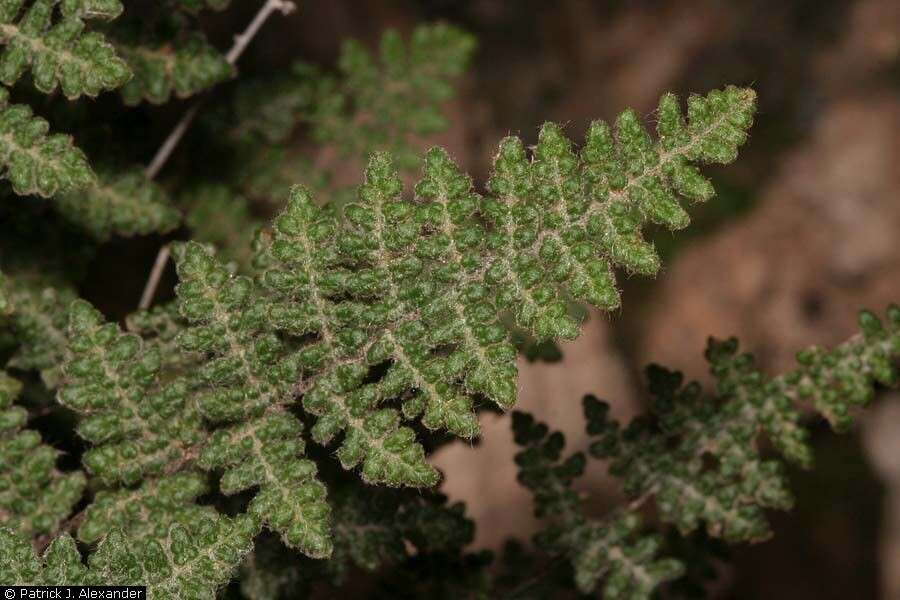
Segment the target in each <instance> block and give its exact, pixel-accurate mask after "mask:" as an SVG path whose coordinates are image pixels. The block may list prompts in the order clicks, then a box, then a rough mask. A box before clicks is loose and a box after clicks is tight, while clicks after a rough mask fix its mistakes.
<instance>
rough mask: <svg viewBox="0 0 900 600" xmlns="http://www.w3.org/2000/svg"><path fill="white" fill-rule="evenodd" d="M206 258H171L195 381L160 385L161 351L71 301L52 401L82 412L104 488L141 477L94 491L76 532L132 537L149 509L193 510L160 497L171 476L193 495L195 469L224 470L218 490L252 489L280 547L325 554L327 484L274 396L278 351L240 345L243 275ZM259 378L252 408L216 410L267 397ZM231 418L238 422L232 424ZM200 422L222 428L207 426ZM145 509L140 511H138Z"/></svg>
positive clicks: (91, 464) (189, 250)
mask: <svg viewBox="0 0 900 600" xmlns="http://www.w3.org/2000/svg"><path fill="white" fill-rule="evenodd" d="M205 252H206V251H205V250H204V249H203V248H202V247H200V246H198V245H195V244H192V245H189V246H188V247H186V248H185V249H183V250H182V251H179V253H178V254H179V257H180V258H179V272H180V273H181V274H182V276H183V277H184V279H185V280H184V281H182V283H181V284H180V287H179V296H180V298H181V303H182V312H183V313H184V314H185V316H186V318H188V320H189V321H190V322H191V323H192V326H191V327H189V328H186V329H184V330H182V331H181V332H180V333H179V334H178V341H179V343H180V344H182V345H183V346H185V347H188V349H189V351H190V352H201V353H203V354H205V355H207V356H209V357H210V359H209V360H207V361H206V362H205V364H203V365H202V366H201V367H200V370H199V373H198V374H196V376H188V375H186V376H183V377H176V378H174V379H172V380H170V381H167V382H161V381H160V380H159V375H158V374H159V370H160V367H161V366H162V359H161V356H160V350H159V347H158V346H156V345H155V344H153V343H152V342H151V343H145V342H143V341H142V340H141V339H140V338H139V337H138V336H136V335H134V334H127V333H121V332H120V331H119V330H118V327H117V326H116V325H115V324H108V323H104V322H103V320H102V317H101V316H100V315H99V313H97V311H96V310H94V309H93V308H92V307H91V306H90V305H88V304H87V303H85V302H83V301H76V302H74V303H73V304H72V307H71V309H70V324H69V350H70V353H71V357H70V358H69V360H68V361H67V362H66V364H65V373H66V375H67V377H68V380H67V382H66V385H65V386H63V387H62V388H61V390H60V392H59V400H60V402H61V403H62V404H64V405H65V406H68V407H70V408H72V409H73V410H75V411H76V412H78V413H80V414H81V415H82V420H81V422H80V423H79V425H78V433H79V434H80V435H81V436H82V437H83V438H85V439H86V440H88V441H89V442H91V443H92V444H94V447H93V448H91V449H89V450H88V451H87V452H86V453H85V455H84V458H83V461H84V464H85V466H86V468H87V469H88V471H89V472H90V473H91V474H92V475H94V476H95V477H96V478H98V479H99V480H100V481H102V482H103V483H105V484H106V485H109V486H114V485H116V484H124V485H127V486H130V485H133V484H136V483H138V482H141V481H144V483H143V485H142V487H141V488H139V489H138V490H121V489H120V490H118V491H113V492H111V493H110V494H105V493H104V494H101V495H98V497H97V499H95V502H94V504H92V505H91V507H90V508H89V509H88V517H89V518H88V520H86V522H85V523H86V525H85V526H86V527H88V530H87V531H86V532H84V533H83V535H85V536H87V538H89V539H93V538H96V536H98V535H101V534H102V533H103V532H105V531H108V530H110V529H112V528H113V527H120V528H125V529H127V530H128V531H129V532H130V531H139V530H140V527H139V526H140V522H133V519H138V518H139V519H140V520H142V521H143V520H146V521H147V522H148V523H152V522H153V521H152V519H151V517H152V514H154V513H153V512H152V511H151V510H150V509H151V508H153V503H162V508H173V503H177V504H179V505H185V506H184V508H182V509H179V511H171V510H170V511H169V512H168V514H180V513H181V512H184V511H189V512H190V511H191V510H193V508H194V507H192V506H191V504H190V500H191V499H192V498H193V497H195V495H196V494H193V493H191V494H185V495H174V496H173V497H172V499H171V500H167V499H166V495H164V494H161V490H164V489H172V488H173V486H175V485H176V483H177V480H173V479H170V478H171V477H175V476H177V474H179V473H180V474H181V477H188V481H193V482H194V483H193V484H192V486H191V487H192V488H198V486H199V485H200V484H199V483H198V482H197V481H196V480H195V479H193V477H196V475H192V473H194V472H196V470H198V469H203V470H207V471H212V470H215V471H223V472H224V474H223V476H222V479H221V482H220V486H219V487H220V490H221V491H222V492H223V493H226V494H234V493H236V492H241V491H244V490H246V489H248V488H251V487H259V490H258V492H257V493H256V494H255V496H254V497H253V500H252V501H251V502H250V505H249V507H248V511H249V513H250V514H252V515H254V518H256V519H258V520H260V522H265V523H267V524H269V525H270V526H271V527H272V528H273V529H275V530H276V531H278V532H279V533H281V534H282V537H283V539H284V541H285V543H287V544H288V545H290V546H291V547H296V548H300V549H301V550H302V551H303V552H304V553H306V554H308V555H310V556H315V557H322V556H327V555H328V554H330V552H331V537H330V531H329V507H328V504H327V502H326V501H325V488H324V486H323V485H322V484H321V483H319V482H318V480H317V479H316V477H315V474H316V466H315V464H314V463H313V462H311V461H310V460H307V459H304V458H302V454H303V451H304V447H303V440H302V437H301V436H300V433H301V431H302V425H301V423H300V422H299V421H298V420H297V419H296V417H294V416H292V415H290V414H289V413H288V412H287V411H285V410H284V408H283V406H282V405H281V404H283V403H284V399H283V398H282V397H281V396H279V394H281V393H285V391H286V390H289V386H288V387H287V388H284V387H283V386H282V388H281V389H279V387H278V386H279V385H280V384H279V382H278V380H277V379H275V378H278V377H280V378H281V379H282V380H284V381H289V380H288V379H284V375H285V373H281V374H279V373H277V369H275V368H273V365H272V364H271V363H270V362H269V361H270V359H272V358H273V357H274V356H275V354H273V353H274V352H275V349H274V348H272V347H269V346H267V344H270V343H271V342H272V340H271V339H270V338H262V339H260V340H259V341H258V345H257V346H256V349H257V354H256V355H255V356H254V355H253V354H252V353H251V352H250V351H249V350H248V348H247V347H246V346H245V344H246V343H248V342H252V339H253V333H252V331H253V326H254V319H253V316H252V314H251V312H252V311H248V312H244V311H243V309H244V308H245V306H243V305H242V304H241V295H240V294H241V288H240V287H239V286H241V285H242V283H240V282H245V281H246V280H244V279H238V280H236V281H237V282H238V283H235V282H232V281H230V279H229V278H230V275H229V274H228V272H227V271H225V270H224V269H223V268H221V267H219V266H217V265H215V264H214V263H213V262H211V261H212V259H211V257H209V256H208V255H206V254H205ZM198 253H199V254H198ZM223 276H224V279H223ZM225 284H228V285H227V286H226V285H225ZM223 286H225V287H223ZM210 303H211V304H210ZM204 310H212V313H211V314H209V315H206V314H204V312H203V311H204ZM208 318H211V321H206V319H208ZM221 333H224V334H226V335H228V336H233V337H231V340H232V342H234V343H233V344H231V345H226V346H225V347H223V346H222V345H221V344H219V343H218V342H220V341H221V340H219V339H218V338H215V337H210V335H211V334H221ZM244 361H254V362H253V364H252V365H251V364H250V363H249V362H244ZM288 373H289V372H288ZM248 374H250V375H252V376H254V377H256V378H258V379H255V380H253V383H254V385H255V387H253V386H248V387H247V388H243V389H242V388H241V387H239V386H237V385H236V383H235V382H236V381H240V380H241V379H242V378H246V377H248ZM264 378H268V379H269V382H270V383H271V384H272V387H270V388H269V390H268V395H267V396H266V397H264V398H262V399H261V400H259V401H258V402H257V404H256V406H257V410H255V411H249V412H246V413H228V412H223V411H222V410H220V409H221V405H222V404H223V403H224V404H226V405H227V404H229V403H230V404H231V405H232V406H235V407H238V406H240V404H239V402H238V400H244V398H243V397H242V396H241V394H242V393H246V394H247V395H248V396H247V399H251V400H252V399H255V398H257V397H258V395H259V394H262V393H264V392H265V389H264V387H263V385H262V379H264ZM279 403H281V404H279ZM238 414H240V415H241V416H242V417H243V418H244V420H243V421H242V422H240V423H237V424H230V423H229V421H233V420H234V418H235V416H237V415H238ZM201 415H202V416H203V417H205V418H206V420H207V421H208V422H209V423H210V424H211V425H219V428H218V429H217V430H214V431H209V430H208V429H207V428H206V427H205V426H204V421H203V419H202V418H201ZM223 421H225V423H223ZM182 483H183V482H182ZM147 503H150V505H149V506H147V510H136V508H137V507H140V506H142V505H147Z"/></svg>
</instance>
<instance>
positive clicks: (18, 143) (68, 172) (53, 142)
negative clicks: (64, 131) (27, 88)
mask: <svg viewBox="0 0 900 600" xmlns="http://www.w3.org/2000/svg"><path fill="white" fill-rule="evenodd" d="M49 128H50V126H49V124H48V123H47V121H45V120H44V119H42V118H40V117H35V116H33V115H32V112H31V109H30V108H29V107H28V106H25V105H22V104H13V105H10V104H9V91H8V90H6V89H5V88H0V174H2V175H3V176H4V177H5V178H7V179H9V180H10V183H12V187H13V191H15V193H16V194H19V195H23V196H24V195H29V194H35V195H38V196H43V197H44V198H49V197H51V196H55V195H56V194H58V193H65V192H74V191H77V190H81V189H84V188H85V187H87V186H89V185H91V184H92V183H93V182H94V180H95V177H94V173H93V171H92V170H91V167H90V165H89V164H88V162H87V158H86V157H85V155H84V153H83V152H82V151H81V150H79V149H78V148H76V147H75V146H74V145H73V144H72V138H71V137H69V136H66V135H60V134H54V135H50V136H48V135H47V131H48V130H49Z"/></svg>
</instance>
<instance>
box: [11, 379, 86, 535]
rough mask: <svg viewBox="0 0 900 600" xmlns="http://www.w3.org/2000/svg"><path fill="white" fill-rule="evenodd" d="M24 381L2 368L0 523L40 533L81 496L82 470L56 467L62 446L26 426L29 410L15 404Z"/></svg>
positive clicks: (55, 524)
mask: <svg viewBox="0 0 900 600" xmlns="http://www.w3.org/2000/svg"><path fill="white" fill-rule="evenodd" d="M20 389H21V384H20V383H19V382H18V381H16V380H15V379H13V378H12V377H10V376H9V375H7V374H6V373H4V372H2V371H0V527H13V528H15V529H16V530H17V531H18V532H19V533H20V534H22V535H24V536H27V537H35V536H37V535H41V534H49V533H51V532H53V531H55V530H56V529H57V528H58V527H59V525H60V523H62V521H63V520H65V519H66V518H67V517H68V516H69V514H70V513H71V511H72V507H73V506H74V505H75V503H76V502H78V501H79V500H80V499H81V493H82V491H83V490H84V486H85V484H86V480H85V477H84V474H83V473H82V472H81V471H74V472H71V473H63V472H61V471H59V470H58V469H57V468H56V458H57V456H58V454H59V453H58V452H57V451H56V450H54V449H53V448H51V447H50V446H47V445H44V444H42V443H41V436H40V434H39V433H38V432H36V431H32V430H29V429H26V428H25V426H26V424H27V420H28V413H27V412H26V411H25V409H24V408H21V407H18V406H14V405H13V400H14V399H15V398H16V396H18V394H19V391H20Z"/></svg>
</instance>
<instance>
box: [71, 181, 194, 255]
mask: <svg viewBox="0 0 900 600" xmlns="http://www.w3.org/2000/svg"><path fill="white" fill-rule="evenodd" d="M54 201H55V203H56V206H57V209H58V210H59V212H60V213H61V214H62V215H63V216H64V217H66V218H67V219H68V220H69V221H71V222H73V223H75V224H77V225H78V226H80V227H81V228H83V229H84V230H86V231H88V232H90V233H91V235H93V236H94V237H95V238H97V239H99V240H107V239H109V238H110V237H111V236H112V235H114V234H115V235H120V236H134V235H147V234H150V233H167V232H169V231H171V230H172V229H174V228H175V227H177V226H178V224H179V222H180V221H181V215H180V213H179V212H178V210H177V209H175V207H173V206H172V204H171V202H170V201H169V198H168V195H167V194H166V192H165V191H164V190H163V189H162V187H160V186H159V185H157V184H155V183H153V182H152V181H149V180H148V179H147V178H146V177H145V176H144V174H143V173H142V172H141V171H140V170H132V171H126V172H124V173H119V174H112V173H110V174H101V175H100V177H99V178H98V180H97V181H96V182H95V183H94V184H93V185H91V186H89V187H88V188H87V189H85V190H82V191H80V192H78V193H71V192H70V193H67V194H62V195H60V196H57V197H56V198H55V200H54Z"/></svg>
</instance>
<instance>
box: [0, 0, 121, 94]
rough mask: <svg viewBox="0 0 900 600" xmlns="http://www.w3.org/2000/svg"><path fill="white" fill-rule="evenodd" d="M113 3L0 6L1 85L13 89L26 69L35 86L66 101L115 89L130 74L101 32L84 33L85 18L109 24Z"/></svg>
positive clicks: (52, 1) (115, 12) (117, 6)
mask: <svg viewBox="0 0 900 600" xmlns="http://www.w3.org/2000/svg"><path fill="white" fill-rule="evenodd" d="M122 10H123V8H122V4H121V3H120V2H118V0H64V1H62V2H60V1H59V0H34V1H33V2H31V3H30V4H29V5H28V6H27V7H26V2H25V0H8V1H6V2H4V3H3V4H2V5H0V44H3V45H4V46H5V49H4V50H3V51H2V54H0V81H2V82H3V83H4V84H5V85H12V84H14V83H15V82H16V81H18V80H19V78H20V77H21V76H22V75H23V74H24V73H25V71H27V70H28V69H30V70H31V74H32V78H33V79H34V86H35V87H36V88H37V89H38V90H40V91H42V92H44V93H50V92H53V91H54V90H55V89H56V88H57V86H60V87H61V88H62V92H63V94H64V95H65V96H66V97H67V98H69V99H70V100H74V99H76V98H78V97H79V96H82V95H86V96H91V97H94V96H96V95H97V94H99V93H100V92H101V91H103V90H110V89H114V88H117V87H119V86H120V85H122V84H123V83H125V82H126V81H128V78H129V77H130V76H131V73H130V71H129V70H128V66H127V65H126V64H125V62H124V61H123V60H122V59H121V58H119V57H118V56H116V52H115V49H114V48H113V47H112V45H111V44H109V43H108V42H107V41H106V39H105V38H104V37H103V35H102V34H100V33H96V32H90V33H84V27H85V24H84V20H86V19H102V20H112V19H115V18H116V17H118V16H119V14H121V12H122Z"/></svg>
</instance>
